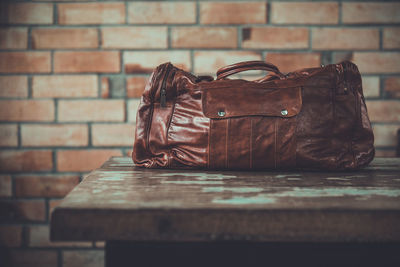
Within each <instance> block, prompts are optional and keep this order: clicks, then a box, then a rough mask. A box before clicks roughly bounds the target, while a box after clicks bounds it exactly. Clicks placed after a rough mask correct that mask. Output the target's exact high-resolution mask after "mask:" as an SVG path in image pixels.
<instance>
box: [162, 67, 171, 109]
mask: <svg viewBox="0 0 400 267" xmlns="http://www.w3.org/2000/svg"><path fill="white" fill-rule="evenodd" d="M171 67H172V65H171V64H168V66H167V70H166V72H165V76H164V79H163V81H162V83H161V90H160V104H161V107H163V108H164V107H166V106H167V88H166V84H167V79H168V75H169V72H170V71H171Z"/></svg>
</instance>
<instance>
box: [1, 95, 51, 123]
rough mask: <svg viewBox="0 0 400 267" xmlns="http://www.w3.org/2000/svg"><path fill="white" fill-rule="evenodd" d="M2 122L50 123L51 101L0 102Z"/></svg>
mask: <svg viewBox="0 0 400 267" xmlns="http://www.w3.org/2000/svg"><path fill="white" fill-rule="evenodd" d="M0 120H2V121H52V120H54V102H53V101H52V100H0Z"/></svg>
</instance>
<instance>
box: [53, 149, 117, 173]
mask: <svg viewBox="0 0 400 267" xmlns="http://www.w3.org/2000/svg"><path fill="white" fill-rule="evenodd" d="M111 156H121V151H120V150H117V149H93V150H59V151H57V170H58V171H71V172H87V171H91V170H94V169H96V168H98V167H100V166H101V165H102V164H103V163H104V162H105V161H106V160H107V159H109V158H110V157H111Z"/></svg>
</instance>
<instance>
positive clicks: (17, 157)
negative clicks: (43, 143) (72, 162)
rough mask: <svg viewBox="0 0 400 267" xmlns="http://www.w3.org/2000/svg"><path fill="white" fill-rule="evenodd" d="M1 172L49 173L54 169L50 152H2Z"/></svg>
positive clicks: (0, 151) (0, 152) (0, 159)
mask: <svg viewBox="0 0 400 267" xmlns="http://www.w3.org/2000/svg"><path fill="white" fill-rule="evenodd" d="M0 162H1V163H0V171H3V172H6V171H10V172H26V171H49V170H51V169H52V168H53V159H52V153H51V151H50V150H0Z"/></svg>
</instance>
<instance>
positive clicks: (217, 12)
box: [200, 2, 267, 24]
mask: <svg viewBox="0 0 400 267" xmlns="http://www.w3.org/2000/svg"><path fill="white" fill-rule="evenodd" d="M266 22H267V4H266V3H265V2H246V3H237V2H236V3H235V2H225V3H224V2H207V3H205V2H202V3H200V23H202V24H251V23H266Z"/></svg>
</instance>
